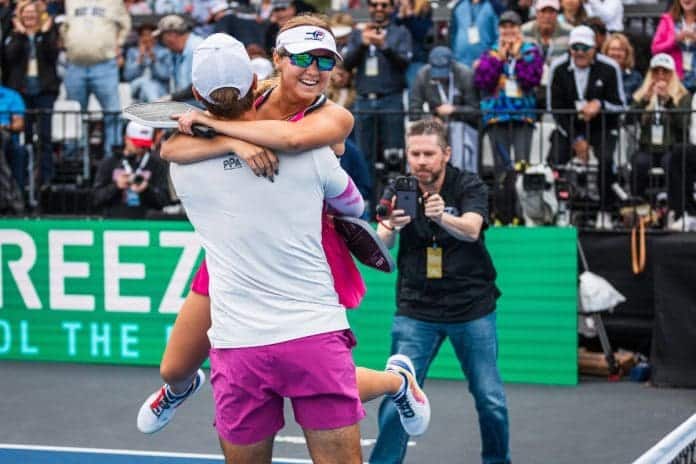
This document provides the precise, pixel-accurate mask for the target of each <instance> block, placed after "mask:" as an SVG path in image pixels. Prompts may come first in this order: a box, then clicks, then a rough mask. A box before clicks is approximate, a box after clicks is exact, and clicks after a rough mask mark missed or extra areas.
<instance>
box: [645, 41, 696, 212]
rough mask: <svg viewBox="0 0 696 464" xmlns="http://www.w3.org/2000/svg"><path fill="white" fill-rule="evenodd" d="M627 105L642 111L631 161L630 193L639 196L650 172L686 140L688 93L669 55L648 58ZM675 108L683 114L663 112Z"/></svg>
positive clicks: (667, 159) (665, 164) (689, 99)
mask: <svg viewBox="0 0 696 464" xmlns="http://www.w3.org/2000/svg"><path fill="white" fill-rule="evenodd" d="M631 106H632V108H634V109H640V110H644V111H645V112H644V113H643V114H642V115H641V117H640V119H641V120H640V127H641V128H640V140H639V145H638V152H637V153H636V154H635V155H633V158H632V160H631V164H632V167H633V169H632V174H631V178H632V191H633V194H634V195H638V196H643V195H645V193H646V189H647V187H648V173H649V171H650V169H651V168H653V167H655V166H663V167H665V168H666V167H667V165H668V164H669V157H670V150H671V147H672V146H673V145H675V144H683V143H685V142H686V141H687V140H686V135H687V134H688V126H689V114H688V111H689V109H690V108H691V94H690V93H689V91H688V90H687V89H686V88H685V87H684V86H683V85H682V83H681V82H680V80H679V76H678V75H677V72H676V65H675V63H674V59H673V58H672V57H671V56H669V55H667V54H666V53H659V54H657V55H655V56H653V57H652V59H651V60H650V70H649V71H648V74H647V75H646V76H645V80H644V81H643V85H641V87H640V88H639V89H638V90H637V91H636V92H635V93H634V94H633V104H632V105H631ZM675 109H678V110H684V113H683V114H681V113H679V112H677V113H669V112H665V111H664V110H675ZM670 201H671V200H670Z"/></svg>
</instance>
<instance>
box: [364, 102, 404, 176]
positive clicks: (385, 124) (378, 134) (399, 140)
mask: <svg viewBox="0 0 696 464" xmlns="http://www.w3.org/2000/svg"><path fill="white" fill-rule="evenodd" d="M369 111H399V112H403V111H404V105H403V100H402V93H401V92H397V93H394V94H390V95H385V96H384V97H381V98H375V99H372V100H371V99H369V98H366V97H361V96H359V97H358V98H357V99H356V100H355V103H354V104H353V114H354V116H355V132H354V133H355V142H356V143H357V144H358V148H360V150H362V152H363V153H364V154H365V156H366V158H367V160H368V162H369V165H370V166H374V162H375V161H377V160H380V159H382V155H380V154H379V153H380V152H381V151H383V150H384V149H385V148H404V115H403V114H402V113H397V114H367V113H361V112H369ZM378 141H379V142H380V144H379V146H378V145H377V142H378ZM380 150H381V151H380Z"/></svg>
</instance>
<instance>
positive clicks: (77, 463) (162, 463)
mask: <svg viewBox="0 0 696 464" xmlns="http://www.w3.org/2000/svg"><path fill="white" fill-rule="evenodd" d="M222 462H223V459H222V455H219V454H191V453H160V452H155V451H128V450H112V449H94V448H67V447H56V446H32V445H8V444H1V443H0V463H2V464H56V463H60V464H184V463H193V464H222ZM311 462H312V461H310V460H308V459H284V458H276V459H273V463H274V464H305V463H311Z"/></svg>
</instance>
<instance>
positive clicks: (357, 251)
mask: <svg viewBox="0 0 696 464" xmlns="http://www.w3.org/2000/svg"><path fill="white" fill-rule="evenodd" d="M334 228H335V229H336V232H338V234H339V235H340V236H341V237H342V238H343V240H345V242H346V245H348V249H349V250H350V252H351V253H352V255H353V256H355V257H356V258H357V259H358V261H360V262H361V263H363V264H364V265H366V266H370V267H372V268H375V269H377V270H378V271H382V272H387V273H389V272H393V271H394V269H395V268H396V265H395V264H394V260H393V259H392V257H391V255H390V254H389V249H388V248H387V247H386V246H385V245H384V243H383V242H382V240H380V238H379V236H378V235H377V233H376V232H375V231H374V229H373V228H372V227H371V226H370V224H368V223H367V222H365V221H363V220H361V219H358V218H353V217H348V216H334Z"/></svg>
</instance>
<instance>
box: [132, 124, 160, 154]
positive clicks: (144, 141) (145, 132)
mask: <svg viewBox="0 0 696 464" xmlns="http://www.w3.org/2000/svg"><path fill="white" fill-rule="evenodd" d="M154 136H155V129H153V128H152V127H147V126H143V125H142V124H138V123H137V122H135V121H130V122H129V123H128V125H127V126H126V138H127V139H128V140H130V142H131V143H133V145H135V146H136V147H139V148H150V147H151V146H152V139H153V138H154Z"/></svg>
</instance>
